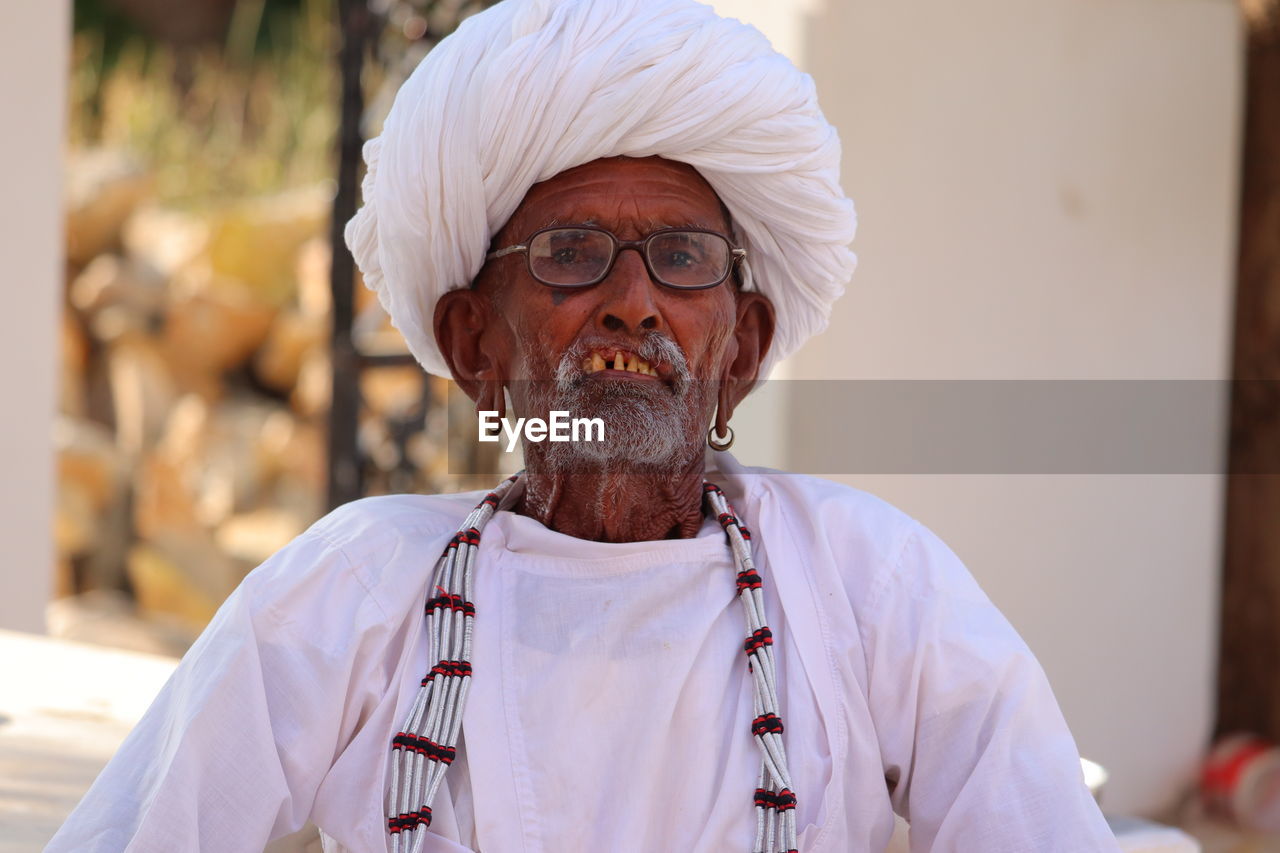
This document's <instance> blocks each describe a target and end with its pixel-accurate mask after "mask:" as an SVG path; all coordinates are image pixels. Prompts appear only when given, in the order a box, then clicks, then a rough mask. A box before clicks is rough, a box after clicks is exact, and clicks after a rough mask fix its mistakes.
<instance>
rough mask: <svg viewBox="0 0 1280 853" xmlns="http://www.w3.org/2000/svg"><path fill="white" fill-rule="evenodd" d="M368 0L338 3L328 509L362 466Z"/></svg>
mask: <svg viewBox="0 0 1280 853" xmlns="http://www.w3.org/2000/svg"><path fill="white" fill-rule="evenodd" d="M369 21H370V15H369V8H368V5H367V3H366V0H338V39H339V44H340V48H339V52H338V64H339V68H340V69H341V74H342V111H341V116H340V123H339V129H338V191H337V194H336V195H335V196H334V199H333V221H332V223H331V224H330V238H329V239H330V244H331V246H332V247H333V261H332V268H331V270H330V286H331V288H332V291H333V332H332V356H333V400H332V404H331V408H330V410H329V495H328V503H329V507H330V508H333V507H336V506H338V505H340V504H344V503H347V502H348V501H351V500H354V499H356V498H358V497H360V495H361V491H362V483H361V466H360V456H359V448H358V447H357V445H356V424H357V417H358V415H359V405H360V386H359V369H360V365H359V355H358V354H357V352H356V348H355V343H354V341H353V340H352V338H351V325H352V321H353V319H354V304H353V303H354V298H355V295H354V293H353V290H354V285H355V261H354V260H353V259H352V257H351V253H350V252H349V251H347V246H346V243H345V242H344V241H343V238H342V229H343V227H344V226H345V225H346V223H347V220H348V219H350V218H351V217H352V216H353V215H355V212H356V204H357V192H358V189H359V187H358V176H359V167H360V146H361V145H362V143H363V141H364V140H363V138H362V135H361V132H360V119H361V117H362V115H363V113H364V92H363V90H362V89H361V88H360V72H361V70H362V69H363V66H364V57H365V50H366V45H367V42H368V38H369Z"/></svg>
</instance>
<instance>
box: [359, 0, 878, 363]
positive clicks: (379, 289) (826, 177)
mask: <svg viewBox="0 0 1280 853" xmlns="http://www.w3.org/2000/svg"><path fill="white" fill-rule="evenodd" d="M652 155H658V156H660V157H665V158H667V159H670V160H678V161H682V162H684V163H688V164H689V165H691V166H693V167H694V168H695V169H697V170H698V172H699V173H700V174H701V175H702V176H703V178H705V179H706V181H707V182H708V183H709V184H710V185H711V188H712V189H714V190H715V192H716V194H717V195H719V196H720V200H721V201H722V202H724V204H725V206H726V207H727V208H728V210H729V213H730V214H731V215H732V217H733V221H734V224H735V228H736V235H735V236H736V239H737V240H738V241H740V243H741V245H742V246H744V247H745V248H746V250H747V259H748V263H747V269H746V274H745V275H744V282H743V285H744V287H745V288H746V289H748V290H755V289H758V290H760V291H761V292H763V293H764V294H765V295H766V296H768V297H769V299H770V300H771V301H772V302H773V304H774V307H775V308H776V310H777V316H778V327H777V330H776V333H775V336H774V340H773V347H772V350H771V351H770V353H769V359H768V361H767V362H766V364H765V365H763V367H762V370H761V376H762V377H763V376H766V375H767V374H768V372H769V370H770V369H771V368H772V366H773V364H774V363H775V362H776V361H777V360H778V359H780V358H783V357H785V356H787V355H789V354H790V353H792V352H794V351H795V349H796V348H797V347H798V346H799V345H800V344H802V343H803V342H804V341H805V340H806V339H807V338H808V337H810V336H811V335H813V334H816V333H817V332H820V331H822V329H824V328H825V327H826V325H827V316H828V314H829V313H830V310H831V304H832V303H833V302H834V301H835V300H836V299H837V298H838V297H839V296H840V294H841V293H843V291H844V283H845V282H846V281H847V280H848V278H849V276H850V275H852V273H853V268H854V263H855V260H854V256H853V253H852V252H850V251H849V249H848V248H847V247H848V244H849V242H850V241H851V240H852V239H853V233H854V226H855V222H856V220H855V217H854V212H853V203H852V202H851V201H849V199H847V198H845V196H844V193H843V192H842V191H841V189H840V185H839V170H840V141H839V139H838V138H837V136H836V131H835V128H833V127H832V126H831V125H830V124H828V123H827V121H826V119H825V118H824V117H823V115H822V112H821V111H820V110H819V109H818V103H817V100H816V98H815V95H814V85H813V80H812V79H811V78H810V77H809V76H808V75H807V74H803V73H801V72H800V71H799V70H797V69H796V68H795V66H793V65H792V64H791V63H790V62H789V61H788V60H787V59H786V58H785V57H783V56H781V55H780V54H778V53H777V52H775V51H774V50H773V48H772V47H771V46H770V45H769V42H768V40H767V39H766V38H765V37H764V36H763V35H761V34H760V32H759V31H757V30H756V29H754V28H753V27H750V26H747V25H746V24H743V23H741V22H739V21H735V20H729V19H724V18H721V17H719V16H718V15H717V14H716V13H715V12H714V11H713V10H712V9H711V8H710V7H709V6H704V5H702V4H700V3H695V2H691V0H505V2H502V3H498V4H497V5H495V6H493V7H492V8H490V9H488V10H486V11H484V12H481V13H480V14H478V15H474V16H473V17H471V18H468V19H467V20H466V21H464V22H463V23H462V25H461V26H460V27H459V28H458V30H457V32H455V33H454V34H453V35H451V36H449V37H448V38H446V39H444V40H443V41H441V42H440V44H439V45H437V46H436V47H435V48H434V49H433V50H432V51H431V52H430V53H429V54H427V57H426V58H425V59H423V61H422V63H421V64H420V65H419V66H418V67H417V69H416V70H415V71H414V72H413V74H412V75H411V76H410V77H409V79H408V80H407V81H405V83H404V85H403V86H402V87H401V88H400V91H399V93H398V94H397V95H396V99H395V103H394V105H393V106H392V108H391V112H390V113H389V114H388V116H387V119H386V122H385V124H384V127H383V131H382V135H381V136H379V137H377V138H376V139H372V140H370V141H369V142H368V143H366V145H365V147H364V158H365V162H366V163H367V164H368V172H367V175H366V177H365V180H364V185H363V190H364V207H363V208H361V209H360V211H359V212H358V213H357V214H356V215H355V216H354V217H353V218H352V220H351V221H350V222H349V223H347V228H346V240H347V245H348V246H349V247H350V248H351V252H352V254H353V255H354V256H355V259H356V263H357V264H359V266H360V269H361V271H362V272H363V273H364V280H365V284H366V285H368V286H369V287H370V288H372V289H373V290H374V291H375V292H376V293H377V294H378V298H379V299H380V301H381V302H382V305H383V307H384V308H386V310H387V313H388V314H390V316H391V321H392V322H393V323H394V324H395V326H396V328H398V329H399V330H400V332H401V333H402V334H403V335H404V337H405V340H406V341H407V342H408V344H409V349H410V351H411V352H412V353H413V354H414V356H415V357H416V358H417V359H418V361H419V362H421V363H422V366H423V367H424V368H426V369H427V370H428V371H429V372H431V373H435V374H438V375H440V376H448V375H449V371H448V367H447V366H446V365H445V362H444V359H443V357H442V356H441V354H440V350H439V348H438V347H437V346H436V341H435V335H434V332H433V330H432V318H433V316H434V312H435V305H436V300H438V299H439V298H440V296H441V294H443V293H445V292H447V291H449V290H454V289H458V288H463V287H467V286H469V285H470V283H471V281H472V279H474V278H475V276H476V274H477V273H478V272H479V270H480V268H481V266H483V264H484V261H485V254H486V252H487V250H488V247H489V242H490V240H491V238H492V236H493V235H494V234H495V233H496V232H497V231H498V230H499V229H501V228H502V226H503V225H505V224H506V222H507V220H508V219H509V218H510V217H511V215H512V213H514V212H515V209H516V208H517V207H518V206H519V204H520V202H521V201H522V200H523V198H524V195H525V193H526V192H527V191H528V190H529V188H530V187H531V186H533V184H535V183H538V182H539V181H544V180H546V179H548V178H551V177H553V176H554V175H557V174H559V173H560V172H563V171H565V170H566V169H570V168H572V167H574V166H578V165H581V164H583V163H588V162H590V161H592V160H597V159H599V158H602V157H615V156H627V157H648V156H652Z"/></svg>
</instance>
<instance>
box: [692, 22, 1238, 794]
mask: <svg viewBox="0 0 1280 853" xmlns="http://www.w3.org/2000/svg"><path fill="white" fill-rule="evenodd" d="M716 5H717V8H718V9H720V10H721V11H722V12H725V13H729V14H737V15H740V16H741V17H743V18H744V19H746V20H750V21H753V22H755V23H757V25H759V26H762V27H763V28H765V29H766V31H767V33H768V34H769V35H770V36H771V37H772V38H774V40H775V44H777V45H778V46H779V47H780V48H782V49H784V50H786V51H787V52H789V53H790V54H791V55H792V57H793V58H794V59H796V60H797V61H798V62H799V64H800V65H801V66H802V67H804V68H805V69H806V70H808V71H809V72H810V73H812V74H813V76H814V78H815V80H816V82H817V86H818V92H819V97H820V99H821V102H822V105H823V109H824V110H825V112H826V114H827V116H828V118H830V119H831V120H832V121H833V122H834V123H835V124H836V126H837V127H838V128H839V130H840V135H841V140H842V142H843V144H844V155H845V156H844V186H845V189H846V191H847V192H848V193H849V195H850V196H851V197H852V198H853V199H854V201H855V203H856V204H857V207H858V214H859V229H858V236H857V239H856V240H855V242H854V249H855V251H856V252H857V253H858V256H859V267H858V271H857V273H856V274H855V276H854V279H853V282H852V283H851V285H850V288H849V291H848V293H847V295H846V296H845V298H844V299H843V300H841V301H840V302H839V303H837V306H836V311H835V315H834V316H833V318H832V321H831V327H830V329H829V330H828V331H827V333H826V334H824V335H822V336H821V337H819V338H817V339H815V340H814V341H812V342H811V343H810V344H809V345H808V346H806V347H805V348H804V349H803V350H802V351H801V352H800V353H798V354H797V355H796V356H795V357H793V358H792V359H791V360H790V363H789V364H788V365H786V366H785V368H784V369H785V370H786V375H787V376H788V377H789V378H791V379H826V380H830V379H855V380H856V379H862V380H866V379H880V380H883V379H892V380H911V379H956V380H974V379H1045V380H1054V379H1182V380H1185V379H1226V378H1227V377H1229V376H1230V368H1231V364H1230V331H1231V328H1230V324H1231V307H1232V298H1233V289H1234V266H1233V262H1234V250H1235V230H1234V227H1235V216H1236V206H1237V203H1238V195H1237V173H1238V169H1239V154H1238V151H1239V142H1240V140H1239V124H1240V88H1241V87H1240V76H1241V62H1242V39H1241V32H1240V24H1239V12H1238V9H1237V7H1236V5H1235V4H1234V3H1233V2H1229V0H1173V2H1169V0H1107V2H1095V0H1086V2H1081V0H1044V2H1037V3H1024V2H1018V0H977V2H972V3H963V4H956V3H947V2H942V0H936V2H933V1H932V0H931V1H930V2H923V3H909V4H903V3H857V2H836V0H825V2H824V0H808V2H796V3H792V4H764V3H757V2H751V0H739V2H733V0H719V2H717V4H716ZM1222 403H1223V406H1222V409H1221V411H1219V412H1217V413H1215V414H1214V416H1213V418H1212V421H1211V422H1213V423H1214V424H1215V425H1216V426H1215V428H1214V429H1212V430H1211V431H1209V432H1208V433H1207V434H1206V435H1205V436H1204V441H1205V442H1206V443H1207V445H1208V449H1207V453H1208V454H1209V455H1210V456H1215V455H1218V456H1220V455H1221V454H1222V453H1225V446H1226V407H1225V403H1226V399H1225V396H1224V397H1223V400H1222ZM760 415H761V416H762V417H763V418H764V419H765V420H766V421H770V420H771V421H772V423H771V426H770V429H769V430H766V431H765V433H764V435H763V436H762V438H763V439H764V441H763V443H764V446H763V447H761V448H760V450H761V455H764V456H770V455H774V458H772V459H771V460H770V463H771V464H776V465H778V467H782V468H791V469H798V470H805V471H830V470H831V468H830V467H824V462H825V463H826V464H827V465H828V466H829V465H830V463H829V462H828V461H827V460H830V459H831V458H833V457H836V458H838V457H839V456H840V455H841V454H839V453H838V451H837V452H835V453H833V452H832V451H833V448H830V447H821V446H815V445H813V444H810V443H808V442H803V441H794V440H790V438H791V437H792V436H794V435H795V434H796V433H797V432H803V429H802V426H803V425H802V423H801V419H803V418H805V417H806V412H805V410H804V409H802V408H796V409H792V410H787V409H784V408H781V407H780V408H779V409H777V410H775V411H773V412H761V413H760ZM867 416H868V417H871V418H874V417H875V413H874V412H869V413H867ZM739 420H741V419H740V418H738V419H735V422H737V421H739ZM753 432H754V428H753V427H752V426H750V422H747V423H744V425H743V426H742V427H740V429H739V433H740V434H742V435H743V438H744V439H745V440H747V441H752V440H753V439H752V436H751V433H753ZM830 432H831V431H828V434H830ZM1218 448H1221V450H1218ZM741 456H742V457H743V458H746V459H754V458H755V457H752V456H749V455H748V451H747V450H744V451H742V453H741ZM832 473H836V474H841V473H843V474H844V476H838V477H837V479H840V480H842V481H844V482H848V483H850V484H852V485H854V486H856V487H858V488H861V489H865V490H867V491H870V492H872V493H874V494H876V495H879V496H880V497H882V498H884V499H886V500H888V501H890V502H891V503H894V504H896V505H897V506H899V507H900V508H902V509H904V510H905V511H907V512H908V513H910V514H912V515H914V516H916V517H917V518H919V519H920V520H921V521H922V522H924V523H925V524H926V525H927V526H929V527H930V528H932V529H933V530H934V531H935V532H937V533H938V534H939V535H940V536H941V537H942V538H943V539H944V540H945V541H947V542H948V544H950V545H951V547H952V548H953V549H954V550H955V551H956V552H957V553H958V554H959V555H960V557H961V558H962V559H963V560H964V561H965V563H966V564H967V565H968V566H969V568H970V570H971V571H972V572H973V573H974V575H975V576H976V577H977V579H978V581H979V582H980V583H981V584H982V586H983V588H984V589H985V590H986V592H987V594H988V595H989V596H990V597H991V598H992V599H993V600H994V601H995V603H996V604H997V605H998V606H999V607H1000V608H1001V609H1002V610H1003V612H1004V613H1005V614H1006V616H1007V617H1008V618H1009V619H1010V621H1011V622H1013V624H1014V626H1015V627H1016V628H1017V629H1018V631H1019V632H1020V633H1021V634H1022V636H1023V637H1024V639H1026V640H1027V642H1028V644H1029V645H1030V646H1031V648H1032V650H1033V651H1034V652H1035V653H1036V655H1037V656H1038V657H1039V659H1040V661H1041V663H1042V664H1043V666H1044V667H1045V669H1046V671H1047V672H1048V675H1049V678H1050V681H1051V683H1052V684H1053V686H1054V689H1055V691H1056V693H1057V696H1058V699H1059V701H1060V703H1061V705H1062V708H1063V711H1064V713H1065V714H1066V717H1067V720H1068V722H1069V724H1070V725H1071V727H1072V731H1073V732H1074V733H1075V735H1076V738H1077V741H1078V745H1079V746H1080V749H1081V751H1082V753H1083V754H1084V755H1086V756H1089V757H1092V758H1094V759H1095V760H1097V761H1099V762H1101V763H1102V764H1104V765H1105V766H1106V767H1107V768H1108V769H1109V770H1110V772H1111V781H1110V783H1109V784H1108V787H1107V791H1106V801H1105V805H1106V806H1107V807H1108V808H1109V809H1114V810H1116V811H1119V812H1143V813H1158V812H1161V811H1162V810H1166V809H1169V808H1171V807H1172V806H1173V805H1174V804H1175V803H1176V801H1177V800H1178V798H1179V797H1180V796H1181V794H1182V793H1183V792H1184V791H1185V790H1186V785H1187V783H1188V781H1189V780H1190V779H1191V778H1192V777H1193V775H1194V772H1195V769H1196V766H1197V764H1198V761H1199V760H1200V757H1201V755H1202V751H1203V749H1204V747H1205V745H1206V744H1207V741H1208V738H1209V736H1210V734H1211V728H1212V724H1213V699H1214V677H1215V671H1216V660H1217V659H1216V642H1217V632H1218V625H1217V614H1218V595H1219V587H1220V575H1221V550H1222V548H1221V539H1220V530H1221V514H1222V489H1223V483H1222V478H1221V477H1219V476H1210V475H1203V476H1196V475H1181V476H1179V475H1173V474H1164V475H1133V474H1128V475H1119V474H1114V475H1106V474H1103V473H1099V474H1088V475H1070V476H1069V475H1055V476H1045V475H1036V474H1018V475H1007V476H995V475H928V474H920V475H874V476H873V475H849V474H848V472H841V471H835V472H832Z"/></svg>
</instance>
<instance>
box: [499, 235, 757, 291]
mask: <svg viewBox="0 0 1280 853" xmlns="http://www.w3.org/2000/svg"><path fill="white" fill-rule="evenodd" d="M548 231H597V232H599V233H601V234H605V235H607V236H608V237H609V240H610V241H611V242H612V244H613V254H612V255H611V256H610V257H609V263H607V264H605V267H604V271H603V272H602V273H600V275H598V276H597V277H595V278H594V279H592V280H591V281H587V282H583V283H581V284H553V283H551V282H549V281H543V280H542V279H541V278H538V274H537V273H535V272H534V271H533V263H532V262H531V261H530V259H529V246H531V245H532V244H533V241H534V239H535V238H536V237H537V236H538V235H539V234H545V233H546V232H548ZM677 233H678V234H688V233H694V234H713V235H715V236H716V237H719V238H721V239H722V240H724V241H725V243H727V244H728V245H729V263H728V264H727V265H726V266H725V272H724V275H723V276H721V277H720V278H719V279H718V280H716V281H713V282H711V283H710V284H699V285H694V286H691V287H688V286H684V285H679V284H670V283H669V282H666V281H663V280H662V278H661V277H659V276H658V274H657V273H656V272H654V271H653V266H652V264H650V263H649V252H648V248H647V246H648V244H649V241H650V240H652V239H653V238H654V237H660V236H662V235H663V234H677ZM627 249H634V250H635V251H636V253H637V254H638V255H640V260H641V261H642V262H643V263H644V268H645V270H646V271H647V272H648V273H649V278H650V279H652V280H653V281H655V282H657V283H658V284H660V285H662V286H663V287H665V288H668V289H669V290H710V289H711V288H713V287H719V286H720V285H722V284H724V283H725V282H726V281H728V280H729V277H730V276H732V275H733V271H734V269H736V268H737V266H738V263H739V262H742V261H746V259H747V250H746V249H743V248H741V247H739V246H735V245H733V240H732V239H731V238H730V237H728V236H727V235H725V234H721V233H720V232H719V231H716V230H714V229H711V228H694V227H692V226H690V227H684V228H659V229H658V230H657V231H650V232H649V233H648V234H646V235H645V236H644V237H643V238H642V239H640V240H622V239H619V237H618V235H617V234H614V233H613V232H612V231H610V230H609V229H608V228H601V227H600V226H598V225H548V226H546V227H545V228H539V229H538V230H537V231H534V232H533V233H532V234H530V235H529V236H528V237H526V238H525V240H524V242H523V243H517V244H516V245H514V246H507V247H506V248H503V249H495V250H494V251H492V252H489V253H488V254H487V255H485V260H486V261H493V260H497V259H498V258H505V257H506V256H508V255H514V254H523V255H524V265H525V269H527V270H528V271H529V276H530V277H531V278H533V280H534V281H536V282H538V284H541V285H543V286H544V287H554V288H557V289H559V290H579V289H581V288H585V287H595V286H596V285H597V284H599V283H600V282H602V281H604V280H605V279H606V278H608V277H609V273H611V272H613V266H614V264H616V263H617V262H618V256H619V255H620V254H622V253H623V252H624V251H626V250H627Z"/></svg>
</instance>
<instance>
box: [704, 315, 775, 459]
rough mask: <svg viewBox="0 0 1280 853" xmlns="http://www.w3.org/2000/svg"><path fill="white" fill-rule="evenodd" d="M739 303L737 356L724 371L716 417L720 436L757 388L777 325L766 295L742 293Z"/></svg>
mask: <svg viewBox="0 0 1280 853" xmlns="http://www.w3.org/2000/svg"><path fill="white" fill-rule="evenodd" d="M737 299H738V305H737V322H736V324H735V325H734V329H733V340H734V349H735V350H736V352H735V353H734V356H733V358H732V359H730V361H729V363H728V365H726V367H725V374H724V376H723V378H722V381H721V384H720V395H719V396H720V400H719V403H720V405H719V409H718V411H717V414H716V428H717V430H718V432H719V433H720V434H721V435H723V434H724V432H725V430H724V428H725V427H726V426H728V423H729V418H731V417H733V410H734V409H735V408H737V406H738V404H739V403H741V402H742V401H743V399H744V398H745V397H746V396H747V394H748V393H750V391H751V388H752V387H753V386H754V385H755V383H756V378H757V377H758V376H759V375H760V366H761V365H762V364H764V359H765V356H767V355H768V354H769V346H770V345H771V344H772V343H773V330H774V327H775V326H776V325H777V317H776V316H775V315H774V312H773V303H772V302H770V301H769V297H767V296H765V295H764V294H763V293H757V292H754V291H753V292H743V291H739V292H738V293H737Z"/></svg>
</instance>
